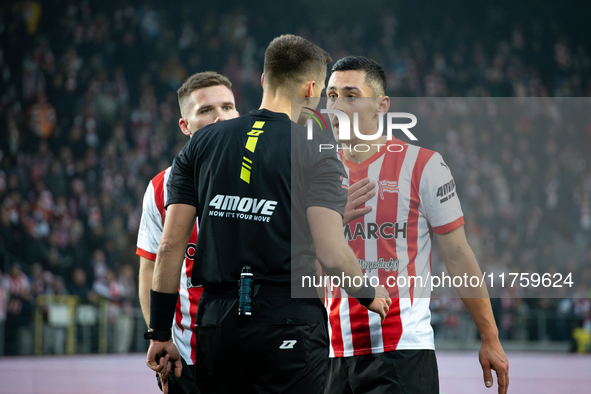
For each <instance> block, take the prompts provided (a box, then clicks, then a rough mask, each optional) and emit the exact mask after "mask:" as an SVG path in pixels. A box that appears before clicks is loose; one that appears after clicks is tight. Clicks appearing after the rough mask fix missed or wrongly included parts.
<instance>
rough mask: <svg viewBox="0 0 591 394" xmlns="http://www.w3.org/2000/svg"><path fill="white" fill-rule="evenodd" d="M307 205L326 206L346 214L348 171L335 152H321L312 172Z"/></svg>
mask: <svg viewBox="0 0 591 394" xmlns="http://www.w3.org/2000/svg"><path fill="white" fill-rule="evenodd" d="M309 179H310V182H309V184H308V197H307V199H306V207H313V206H317V207H325V208H329V209H332V210H334V211H337V212H338V213H340V214H341V216H343V215H344V212H345V205H346V204H347V188H348V180H347V173H346V172H345V168H344V166H343V163H342V162H341V161H340V160H339V159H338V158H337V157H336V155H335V154H334V153H329V152H326V153H324V152H323V153H320V154H319V155H318V157H317V162H316V165H315V166H314V168H313V169H312V171H311V173H310V178H309Z"/></svg>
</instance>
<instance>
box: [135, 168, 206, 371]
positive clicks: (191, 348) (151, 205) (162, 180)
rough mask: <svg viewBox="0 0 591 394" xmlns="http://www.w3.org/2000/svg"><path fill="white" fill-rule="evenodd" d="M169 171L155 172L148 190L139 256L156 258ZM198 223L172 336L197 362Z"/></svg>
mask: <svg viewBox="0 0 591 394" xmlns="http://www.w3.org/2000/svg"><path fill="white" fill-rule="evenodd" d="M169 175H170V167H169V168H167V169H166V170H164V171H162V172H161V173H160V174H158V175H156V176H155V177H154V179H152V181H150V184H149V185H148V189H147V190H146V194H145V195H144V204H143V211H142V219H141V222H140V229H139V234H138V239H137V251H136V253H137V254H138V255H139V256H142V257H145V258H147V259H149V260H152V261H156V252H157V251H158V243H159V242H160V237H161V236H162V229H163V226H164V217H165V215H166V211H165V209H164V207H165V205H166V200H167V195H168V193H167V190H166V183H167V182H168V176H169ZM197 231H198V223H195V227H194V228H193V232H192V233H191V238H190V239H189V244H188V245H187V250H186V252H185V260H184V262H183V268H182V270H181V283H180V285H179V300H178V302H177V304H176V311H175V315H174V324H173V326H172V338H173V340H174V343H175V344H176V346H177V348H178V349H179V352H180V353H181V356H182V357H183V358H184V359H185V361H186V362H187V364H189V365H193V364H194V363H195V353H196V346H197V338H196V336H195V333H194V331H193V327H194V326H195V315H196V312H197V304H198V303H199V299H200V298H201V294H202V293H203V288H202V287H201V286H193V285H192V283H191V276H192V274H193V258H194V256H195V244H196V242H197Z"/></svg>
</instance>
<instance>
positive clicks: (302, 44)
mask: <svg viewBox="0 0 591 394" xmlns="http://www.w3.org/2000/svg"><path fill="white" fill-rule="evenodd" d="M331 61H332V58H331V57H330V55H329V54H328V52H326V51H325V50H324V49H322V48H320V47H319V46H317V45H314V44H313V43H311V42H310V41H308V40H306V39H305V38H302V37H299V36H295V35H292V34H284V35H282V36H279V37H277V38H275V39H274V40H273V41H271V43H270V44H269V46H268V47H267V50H266V51H265V66H264V70H263V72H264V73H265V85H267V84H269V86H271V87H273V88H277V87H284V88H287V89H288V90H289V91H293V90H294V89H297V87H298V86H299V85H301V84H302V83H304V82H305V81H306V80H307V79H309V78H317V77H318V76H319V75H320V74H322V77H323V78H326V65H327V64H328V63H330V62H331ZM323 81H324V79H323Z"/></svg>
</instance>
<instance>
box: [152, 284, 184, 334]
mask: <svg viewBox="0 0 591 394" xmlns="http://www.w3.org/2000/svg"><path fill="white" fill-rule="evenodd" d="M178 298H179V293H178V292H177V293H173V294H171V293H161V292H159V291H154V290H150V328H151V329H153V330H157V331H166V330H169V331H170V328H171V327H172V321H173V319H174V311H175V309H176V303H177V300H178Z"/></svg>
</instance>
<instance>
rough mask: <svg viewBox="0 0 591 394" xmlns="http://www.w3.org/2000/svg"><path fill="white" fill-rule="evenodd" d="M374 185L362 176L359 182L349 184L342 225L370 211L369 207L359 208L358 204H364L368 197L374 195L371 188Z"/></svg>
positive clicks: (374, 184) (374, 185)
mask: <svg viewBox="0 0 591 394" xmlns="http://www.w3.org/2000/svg"><path fill="white" fill-rule="evenodd" d="M375 187H376V183H375V182H370V181H369V178H363V179H362V180H360V181H359V182H355V183H354V184H353V185H351V186H349V191H348V194H347V205H346V206H345V215H344V217H343V226H344V225H345V224H347V223H349V222H350V221H351V220H355V219H357V218H358V217H360V216H363V215H367V214H368V213H370V212H371V209H372V208H371V207H364V208H359V209H357V207H359V206H360V205H363V204H365V203H366V202H367V201H368V200H369V199H370V198H372V197H373V196H375V195H376V192H375V191H374V190H372V189H373V188H375Z"/></svg>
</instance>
